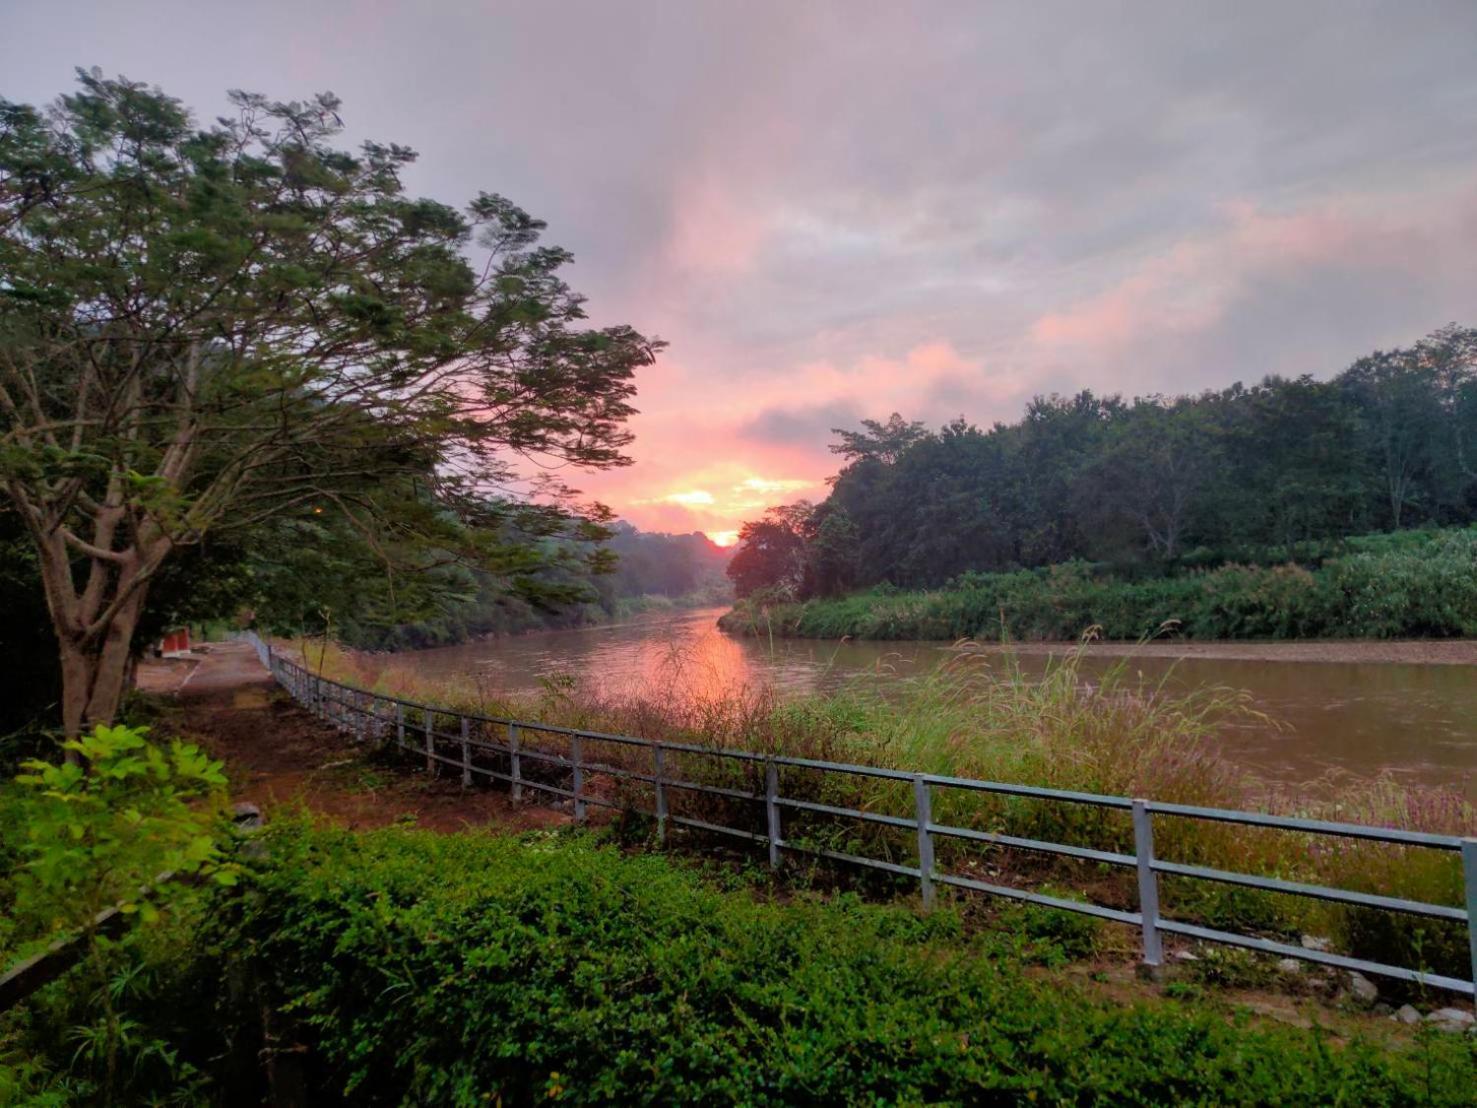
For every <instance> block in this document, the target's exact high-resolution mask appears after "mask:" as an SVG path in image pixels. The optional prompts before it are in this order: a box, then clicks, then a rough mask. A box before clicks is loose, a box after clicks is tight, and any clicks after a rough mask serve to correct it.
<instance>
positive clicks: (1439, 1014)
mask: <svg viewBox="0 0 1477 1108" xmlns="http://www.w3.org/2000/svg"><path fill="white" fill-rule="evenodd" d="M1426 1022H1427V1023H1432V1024H1435V1025H1436V1027H1437V1028H1439V1029H1440V1030H1442V1031H1466V1030H1468V1029H1469V1028H1471V1027H1472V1026H1473V1025H1474V1024H1477V1016H1474V1015H1472V1013H1471V1012H1469V1011H1467V1010H1466V1009H1465V1008H1437V1009H1436V1010H1435V1011H1434V1012H1432V1013H1431V1014H1430V1015H1428V1016H1427V1017H1426Z"/></svg>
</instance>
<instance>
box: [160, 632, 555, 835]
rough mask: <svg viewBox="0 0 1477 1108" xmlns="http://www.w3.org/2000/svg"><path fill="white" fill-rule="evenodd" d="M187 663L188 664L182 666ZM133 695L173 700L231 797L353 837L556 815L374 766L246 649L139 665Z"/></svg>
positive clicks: (396, 767) (400, 768) (512, 825)
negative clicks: (220, 767)
mask: <svg viewBox="0 0 1477 1108" xmlns="http://www.w3.org/2000/svg"><path fill="white" fill-rule="evenodd" d="M190 663H193V664H190ZM138 678H139V687H140V688H142V689H144V690H145V691H152V692H159V693H162V694H165V695H173V696H174V698H175V700H176V701H177V703H178V711H179V719H178V726H179V729H180V730H181V732H183V733H185V734H187V735H188V736H189V737H191V738H193V739H195V740H196V741H198V742H200V743H201V745H202V746H204V747H205V748H206V749H207V750H209V751H210V752H211V754H212V755H213V756H214V757H217V758H220V759H222V760H223V761H224V762H225V763H226V773H227V776H228V777H229V778H230V781H231V793H232V796H233V797H234V798H235V799H236V800H239V801H249V802H251V803H253V804H256V805H257V806H258V807H260V808H261V809H262V811H263V812H268V813H270V812H271V811H272V810H273V809H278V810H281V809H291V808H295V807H296V808H306V809H308V810H309V811H312V812H314V813H316V814H318V815H320V816H324V817H327V818H328V819H331V820H333V821H334V822H336V823H340V824H343V825H344V826H346V827H350V828H354V829H363V828H371V827H383V826H386V825H388V824H393V823H411V824H414V825H416V826H420V827H425V828H429V829H431V830H436V831H457V830H461V829H463V828H466V827H481V826H489V825H496V826H498V827H500V828H505V829H508V830H520V829H526V828H530V827H549V826H557V825H560V824H563V823H566V822H568V817H567V816H566V815H564V814H562V813H560V812H554V811H550V810H549V809H546V808H538V807H535V806H533V805H521V804H520V805H514V804H513V803H512V802H511V801H510V800H509V798H508V797H507V795H506V794H504V793H498V792H493V791H491V790H487V789H466V790H464V789H462V787H461V784H460V782H459V781H457V780H455V779H453V778H434V777H429V776H427V775H426V774H425V773H424V772H423V771H422V772H417V771H416V770H415V769H414V767H411V766H408V765H405V764H403V763H400V764H391V763H390V762H388V761H387V762H385V763H383V764H381V763H380V762H379V761H378V760H377V759H376V758H374V757H373V756H372V755H371V754H369V753H368V752H366V751H365V749H364V748H363V747H361V746H358V745H356V744H355V743H353V742H352V741H350V740H349V739H348V738H347V737H346V736H343V735H340V734H338V733H337V732H336V731H334V730H333V729H332V728H328V727H325V726H324V725H323V724H321V723H319V722H317V721H316V720H314V719H313V718H312V717H311V716H309V715H308V714H307V713H306V712H304V711H302V710H301V709H299V708H298V707H297V706H296V705H295V704H293V703H292V701H291V700H290V699H289V698H288V697H287V696H286V695H285V694H283V693H282V692H281V691H280V690H278V689H277V688H276V686H275V685H274V684H273V682H272V679H271V677H270V676H269V675H268V674H267V672H266V670H264V669H263V668H262V666H261V663H260V662H258V661H257V657H256V654H255V652H253V651H252V649H251V647H250V646H248V645H247V644H245V643H222V644H215V645H212V646H210V647H209V649H208V653H204V654H202V655H201V656H200V657H199V658H198V659H186V660H180V661H173V660H152V661H149V662H146V663H143V664H141V665H140V666H139V673H138Z"/></svg>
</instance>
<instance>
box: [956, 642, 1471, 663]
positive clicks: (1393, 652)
mask: <svg viewBox="0 0 1477 1108" xmlns="http://www.w3.org/2000/svg"><path fill="white" fill-rule="evenodd" d="M1078 649H1081V650H1082V651H1083V653H1084V655H1085V656H1086V657H1088V658H1158V659H1164V660H1168V661H1180V660H1185V659H1191V658H1198V659H1203V660H1205V661H1218V662H1323V663H1329V664H1345V665H1420V666H1477V639H1357V640H1356V639H1319V640H1315V641H1312V642H1235V641H1228V642H1199V641H1196V640H1193V639H1183V638H1170V639H1156V640H1154V641H1151V642H1143V643H1126V642H1104V641H1103V640H1101V639H1098V640H1094V641H1092V642H1088V643H1086V644H1085V645H1084V644H1083V643H1080V642H1065V641H1061V642H1012V643H990V642H986V643H977V642H970V643H969V644H968V645H967V646H965V647H961V650H964V651H966V652H972V653H978V654H986V655H989V654H1022V655H1027V656H1032V657H1048V656H1049V657H1058V656H1061V655H1065V654H1071V653H1073V652H1075V651H1077V650H1078Z"/></svg>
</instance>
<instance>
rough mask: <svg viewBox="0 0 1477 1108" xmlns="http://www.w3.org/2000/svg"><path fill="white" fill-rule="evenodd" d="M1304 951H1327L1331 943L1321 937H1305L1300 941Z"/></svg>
mask: <svg viewBox="0 0 1477 1108" xmlns="http://www.w3.org/2000/svg"><path fill="white" fill-rule="evenodd" d="M1300 942H1301V944H1302V948H1303V949H1304V950H1327V949H1328V947H1329V941H1328V940H1327V939H1325V938H1323V937H1322V936H1320V935H1304V936H1303V937H1302V939H1301V940H1300Z"/></svg>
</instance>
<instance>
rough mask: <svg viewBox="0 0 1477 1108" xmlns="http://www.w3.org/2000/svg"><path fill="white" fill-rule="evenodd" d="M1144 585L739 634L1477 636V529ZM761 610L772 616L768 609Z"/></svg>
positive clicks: (1107, 572) (797, 617)
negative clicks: (1093, 630)
mask: <svg viewBox="0 0 1477 1108" xmlns="http://www.w3.org/2000/svg"><path fill="white" fill-rule="evenodd" d="M1169 568H1170V569H1171V570H1174V571H1173V572H1170V573H1169V575H1167V576H1160V577H1152V578H1148V579H1140V578H1139V577H1138V576H1136V575H1133V574H1128V575H1120V574H1117V573H1115V572H1114V571H1113V570H1112V569H1111V568H1107V569H1104V568H1103V567H1097V566H1092V565H1089V564H1088V563H1086V562H1067V563H1063V564H1061V565H1056V566H1049V567H1046V568H1044V569H1032V570H1019V571H1016V572H1014V573H970V574H965V575H963V576H961V577H960V578H958V579H957V580H956V581H955V582H954V583H953V584H952V585H951V586H950V587H948V588H945V589H940V590H935V591H930V592H898V591H897V590H895V589H891V588H880V587H879V588H874V589H872V590H870V591H868V592H863V593H857V594H854V595H852V596H846V597H840V598H837V599H834V600H810V601H806V602H804V603H769V604H763V605H759V604H756V603H755V602H754V601H753V600H750V601H747V602H744V603H742V604H740V605H739V606H738V607H737V608H735V609H734V611H733V612H731V613H729V614H728V615H726V616H724V617H723V619H722V620H720V625H721V626H723V627H724V629H725V630H729V631H733V632H735V633H738V634H755V633H758V634H770V633H773V634H777V635H796V636H801V637H806V638H841V637H843V636H851V637H853V638H862V639H962V638H977V639H999V638H1001V637H1005V638H1011V639H1023V640H1032V639H1048V640H1053V639H1075V638H1076V637H1078V636H1079V635H1081V634H1082V633H1083V632H1084V631H1085V630H1087V629H1088V628H1089V627H1098V628H1100V629H1101V632H1102V634H1103V635H1104V637H1106V638H1109V639H1128V640H1136V639H1140V638H1143V637H1145V636H1152V635H1156V634H1158V633H1159V632H1160V631H1161V630H1162V629H1163V628H1165V627H1166V625H1168V626H1172V627H1173V628H1174V630H1175V631H1176V633H1178V634H1182V635H1184V636H1186V637H1188V638H1192V639H1303V638H1351V637H1352V638H1392V637H1397V636H1407V637H1408V636H1428V637H1438V638H1439V637H1447V636H1464V635H1474V634H1477V528H1466V529H1460V530H1449V531H1408V532H1400V533H1396V534H1390V535H1369V536H1363V537H1361V538H1358V539H1350V540H1348V541H1347V543H1345V545H1344V547H1343V549H1342V551H1341V552H1339V553H1338V554H1337V555H1335V556H1323V555H1320V556H1319V557H1318V558H1316V559H1314V560H1313V562H1312V563H1311V568H1310V567H1309V566H1305V565H1302V564H1294V563H1283V564H1272V563H1269V562H1268V561H1267V560H1266V559H1265V558H1262V559H1255V560H1253V561H1252V562H1251V563H1250V564H1229V565H1220V566H1216V567H1214V568H1206V567H1205V566H1204V565H1202V564H1201V563H1200V562H1198V561H1196V560H1191V561H1189V562H1187V563H1186V564H1185V565H1184V566H1182V567H1178V569H1177V570H1176V568H1175V567H1169ZM761 609H762V610H761Z"/></svg>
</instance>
